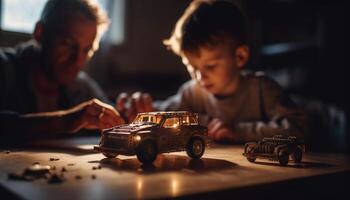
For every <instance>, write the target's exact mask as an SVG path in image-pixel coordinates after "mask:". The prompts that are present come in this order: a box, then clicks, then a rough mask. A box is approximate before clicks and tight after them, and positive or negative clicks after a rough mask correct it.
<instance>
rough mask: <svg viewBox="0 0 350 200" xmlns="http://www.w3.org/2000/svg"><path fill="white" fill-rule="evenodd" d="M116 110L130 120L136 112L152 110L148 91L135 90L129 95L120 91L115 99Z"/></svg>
mask: <svg viewBox="0 0 350 200" xmlns="http://www.w3.org/2000/svg"><path fill="white" fill-rule="evenodd" d="M116 108H117V110H118V111H119V112H120V113H121V114H122V115H123V117H124V119H125V120H128V122H131V121H133V120H134V119H135V117H136V115H137V113H141V112H151V111H153V106H152V97H151V95H149V94H148V93H141V92H135V93H134V94H132V95H131V96H129V95H128V94H126V93H121V94H120V95H119V96H118V98H117V101H116Z"/></svg>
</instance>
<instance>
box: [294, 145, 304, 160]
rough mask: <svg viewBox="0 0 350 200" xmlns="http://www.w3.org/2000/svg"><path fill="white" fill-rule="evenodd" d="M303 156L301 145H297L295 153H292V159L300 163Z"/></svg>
mask: <svg viewBox="0 0 350 200" xmlns="http://www.w3.org/2000/svg"><path fill="white" fill-rule="evenodd" d="M302 158H303V151H302V149H301V148H300V147H297V148H296V149H295V151H294V153H293V154H292V159H293V160H294V162H296V163H300V162H301V159H302Z"/></svg>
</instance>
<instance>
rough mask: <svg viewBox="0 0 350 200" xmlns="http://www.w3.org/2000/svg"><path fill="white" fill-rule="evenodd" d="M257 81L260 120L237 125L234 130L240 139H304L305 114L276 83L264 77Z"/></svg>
mask: <svg viewBox="0 0 350 200" xmlns="http://www.w3.org/2000/svg"><path fill="white" fill-rule="evenodd" d="M259 79H260V80H259V84H261V85H260V86H259V90H260V91H259V92H260V94H261V95H259V104H260V105H261V106H260V110H261V120H259V121H256V122H251V123H246V122H245V123H237V125H236V127H235V128H236V130H237V131H238V132H239V135H241V137H242V139H243V140H245V141H247V140H258V139H262V138H263V137H271V136H273V135H286V136H296V137H298V138H304V137H305V133H306V132H307V122H306V121H307V118H306V114H305V112H304V111H303V110H302V109H301V108H300V107H299V106H298V105H297V104H295V103H294V102H293V101H292V100H291V98H290V97H289V95H288V94H287V93H286V92H285V91H283V89H282V88H281V87H280V86H279V85H278V84H277V83H276V82H274V81H272V80H270V79H268V78H266V77H259Z"/></svg>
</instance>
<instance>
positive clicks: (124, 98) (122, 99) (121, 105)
mask: <svg viewBox="0 0 350 200" xmlns="http://www.w3.org/2000/svg"><path fill="white" fill-rule="evenodd" d="M129 98H130V96H129V95H128V94H127V93H125V92H123V93H120V94H119V96H118V98H117V100H116V108H117V110H119V111H121V112H125V111H126V110H127V106H126V104H127V102H128V100H129Z"/></svg>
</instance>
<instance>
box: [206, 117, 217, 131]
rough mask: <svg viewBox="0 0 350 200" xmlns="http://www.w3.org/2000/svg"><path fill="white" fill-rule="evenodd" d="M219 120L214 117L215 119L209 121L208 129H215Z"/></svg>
mask: <svg viewBox="0 0 350 200" xmlns="http://www.w3.org/2000/svg"><path fill="white" fill-rule="evenodd" d="M217 121H218V119H217V118H214V119H212V120H210V121H209V123H208V130H211V129H213V126H214V125H215V124H216V123H217Z"/></svg>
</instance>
